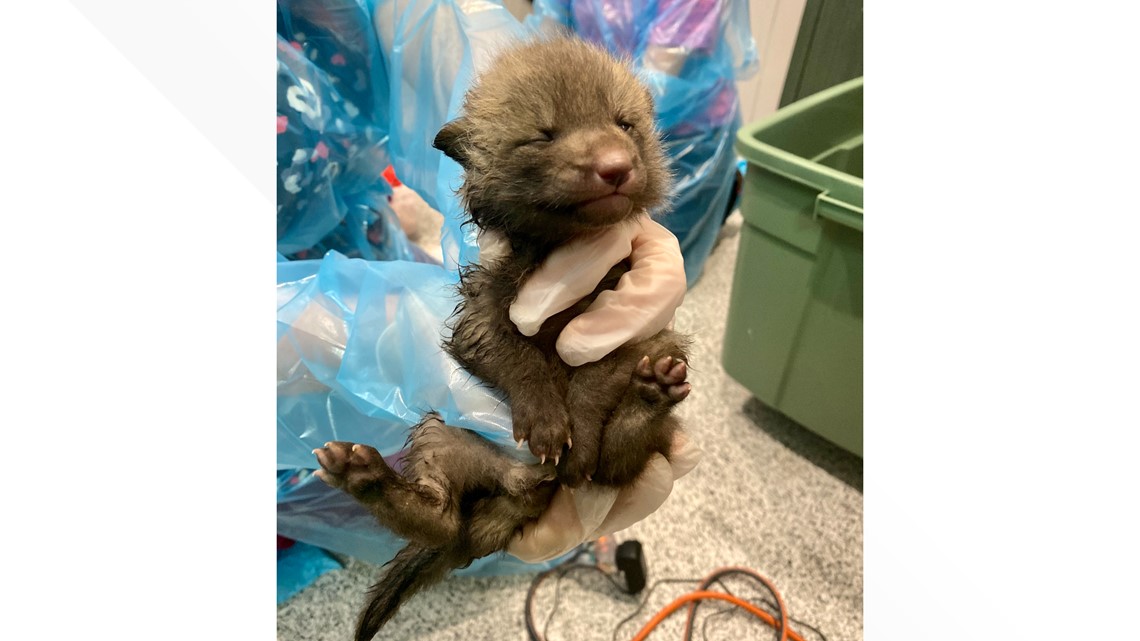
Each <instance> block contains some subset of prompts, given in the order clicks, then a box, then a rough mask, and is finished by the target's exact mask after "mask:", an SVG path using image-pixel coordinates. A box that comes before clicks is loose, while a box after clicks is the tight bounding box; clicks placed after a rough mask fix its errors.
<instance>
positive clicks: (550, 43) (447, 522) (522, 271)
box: [317, 38, 689, 641]
mask: <svg viewBox="0 0 1140 641" xmlns="http://www.w3.org/2000/svg"><path fill="white" fill-rule="evenodd" d="M463 111H464V113H463V115H462V116H461V117H459V118H457V119H456V120H454V121H452V122H450V123H448V124H447V125H445V126H444V127H443V128H442V130H441V131H440V132H439V135H438V136H437V138H436V141H435V144H436V146H437V147H439V148H440V149H441V150H442V151H443V152H444V153H446V154H447V155H448V156H450V157H451V158H454V159H455V160H456V161H458V162H459V163H460V164H461V165H462V166H463V168H464V182H463V185H462V187H461V188H460V191H459V195H460V197H461V199H462V201H463V204H464V206H465V208H466V210H467V212H468V213H469V216H470V220H471V222H472V223H474V224H475V225H478V226H479V227H480V228H482V229H484V230H493V231H496V232H500V233H502V234H503V235H504V236H505V237H506V238H507V240H508V241H509V245H510V248H511V252H510V253H509V255H507V256H504V257H502V258H499V259H496V260H491V261H487V263H486V264H481V265H473V266H471V267H469V268H468V269H466V270H465V271H464V272H463V274H462V278H461V283H460V294H461V297H462V302H461V303H460V305H459V306H458V307H457V309H456V313H455V315H454V317H453V318H452V321H451V325H452V327H451V335H450V337H448V338H447V339H446V340H445V341H444V347H445V349H447V351H448V352H449V353H450V354H451V355H452V356H453V357H454V358H455V359H456V360H457V361H458V362H459V363H460V364H461V365H462V366H463V367H464V368H465V369H467V370H468V371H470V372H471V373H472V374H474V375H475V376H477V377H479V378H480V379H482V380H483V381H484V382H486V383H488V384H490V385H493V386H494V387H496V388H498V389H500V390H502V391H503V392H504V393H505V394H506V395H507V397H508V398H509V399H510V403H511V414H512V422H513V429H514V436H515V438H516V439H519V440H525V441H527V443H528V445H529V447H530V450H531V452H533V453H534V454H535V455H536V456H539V457H540V458H542V459H543V460H544V462H545V464H539V465H526V464H523V463H521V462H519V461H517V460H516V459H514V458H512V457H510V456H508V455H507V454H505V453H503V452H501V451H499V450H498V449H497V448H496V447H494V446H492V445H490V444H488V443H487V442H486V441H484V440H483V439H481V438H479V437H477V436H475V435H474V434H472V433H470V432H467V431H465V430H461V429H458V428H454V427H450V426H447V425H444V424H443V422H442V421H441V420H440V419H439V417H437V416H434V415H429V416H428V417H426V418H425V420H424V422H423V423H421V424H420V425H419V426H417V427H416V428H415V429H414V430H413V433H412V435H411V437H410V450H409V455H408V457H407V459H406V461H405V466H404V471H403V474H402V475H401V474H397V473H396V472H395V471H393V470H392V469H391V468H389V467H388V465H387V464H386V463H384V461H383V459H382V458H381V457H380V456H379V454H378V453H376V451H375V450H374V449H372V448H370V447H367V446H363V445H355V446H354V445H353V444H351V443H331V444H329V445H328V446H327V447H325V448H322V449H320V450H318V451H317V457H318V460H319V462H320V464H321V467H322V470H321V471H319V472H318V474H320V475H322V478H324V479H325V480H326V481H327V482H329V483H330V484H332V485H334V486H336V487H340V488H342V489H344V490H345V491H347V492H349V493H350V494H352V495H353V496H354V497H356V498H357V500H359V501H360V502H362V503H363V504H364V505H366V506H368V507H369V509H370V510H371V511H372V512H373V513H374V514H375V515H376V517H377V519H378V520H379V521H380V522H381V523H382V524H383V525H385V526H386V527H388V528H390V529H391V530H392V531H393V532H395V533H396V534H398V535H399V536H401V537H404V538H407V539H408V540H409V546H408V547H407V548H405V549H404V550H403V551H401V552H400V553H399V554H398V555H397V556H396V558H395V559H394V560H393V561H392V564H391V567H390V568H389V570H388V572H387V573H386V574H385V576H384V578H383V579H382V580H381V581H380V582H379V583H377V585H376V586H374V587H373V589H372V591H371V592H370V595H369V601H370V602H369V605H368V607H367V608H366V610H365V612H364V613H363V614H362V616H361V620H360V623H359V625H358V628H357V639H358V640H359V641H364V640H366V639H370V638H371V637H372V635H374V634H375V633H376V631H378V630H379V628H380V627H381V626H382V625H383V624H384V623H385V622H386V621H387V620H388V619H390V618H391V616H392V615H393V614H394V613H395V611H396V609H397V608H398V607H399V605H400V603H401V602H402V601H403V600H404V599H406V598H407V597H408V596H410V595H411V594H412V593H414V592H415V591H416V590H418V589H420V588H422V587H424V586H426V585H428V584H430V583H432V582H435V581H438V580H440V579H442V578H443V577H444V576H446V574H447V572H448V571H450V570H451V569H452V568H456V567H465V566H466V565H468V564H470V563H471V561H472V560H474V559H476V558H480V557H482V556H486V555H488V554H491V553H493V552H496V551H499V550H503V549H505V548H506V547H507V546H508V545H509V543H510V541H511V539H512V538H513V537H514V536H515V535H516V534H517V533H518V532H519V530H520V529H521V527H522V526H523V525H524V524H526V523H527V522H529V521H532V520H534V519H535V518H537V517H538V516H539V515H540V514H541V513H542V511H543V509H545V507H546V505H547V504H548V503H549V500H550V498H551V496H552V495H553V492H554V490H555V488H556V487H557V484H556V483H555V478H556V477H557V480H558V481H559V482H561V483H563V484H566V485H569V486H578V485H580V484H581V483H582V482H584V481H586V480H592V482H594V483H598V484H602V485H609V486H624V485H627V484H629V483H632V482H634V481H635V480H636V479H637V477H638V476H639V475H640V474H641V473H642V472H643V471H644V469H645V466H646V465H647V464H648V461H649V459H650V457H651V456H653V455H654V454H663V455H665V456H668V455H669V448H670V443H671V441H672V437H673V434H674V432H675V431H676V430H677V429H679V424H678V422H677V420H676V418H675V417H673V416H672V415H671V413H670V410H671V409H672V407H673V406H674V405H675V404H676V403H677V402H679V401H680V400H682V399H683V398H684V397H685V396H686V395H687V394H688V393H689V384H688V383H686V382H685V378H686V376H687V365H686V363H685V359H686V358H687V356H686V347H687V341H686V339H685V338H684V337H683V336H681V335H679V334H676V333H675V332H672V331H662V332H661V333H659V334H657V335H656V336H653V337H651V338H649V339H647V340H644V341H639V342H637V343H633V344H630V345H625V346H623V347H621V348H619V349H617V350H615V351H614V352H612V353H611V354H609V355H608V356H606V357H605V358H603V359H601V360H600V361H598V362H596V363H590V364H587V365H584V366H581V367H570V366H568V365H566V364H565V363H564V362H563V361H562V360H561V359H560V358H559V356H558V354H557V353H556V352H555V349H554V344H555V340H556V339H557V336H558V334H559V333H560V332H561V331H562V329H563V328H564V327H565V326H566V324H567V323H568V322H569V321H570V320H571V319H572V318H573V317H574V316H576V315H577V314H579V313H581V312H582V311H584V310H585V309H586V307H588V306H589V304H590V303H591V302H592V301H593V300H594V298H596V297H597V294H598V293H600V292H601V291H604V290H606V289H612V288H613V287H614V286H615V285H616V284H617V281H618V279H619V278H620V277H621V275H622V274H623V273H624V272H625V271H627V270H628V268H629V266H628V265H627V264H625V263H622V264H619V265H617V266H615V267H614V268H613V269H611V270H610V273H609V274H608V275H607V277H606V279H605V280H604V281H603V282H602V283H601V284H600V285H599V286H598V288H597V289H596V290H595V291H594V293H593V294H591V295H590V296H588V297H586V298H585V299H583V300H582V301H580V302H579V303H577V304H576V305H574V306H573V307H572V308H570V309H568V310H566V311H565V312H562V313H561V314H558V315H556V316H555V317H554V318H551V319H550V320H548V321H547V322H546V323H545V324H544V325H543V327H542V329H541V330H540V331H539V333H538V334H537V335H536V336H534V337H525V336H523V335H522V334H521V333H519V331H518V330H517V328H516V327H515V326H514V324H513V323H512V322H511V320H510V318H509V317H508V313H509V307H510V305H511V303H512V302H513V301H514V299H515V297H516V295H517V293H518V289H519V287H520V286H521V284H522V283H523V282H525V280H526V278H527V276H528V275H529V274H530V273H531V272H532V271H533V270H534V269H536V268H537V267H538V266H539V265H541V263H542V261H543V260H544V259H545V258H546V256H547V255H548V254H549V253H550V252H551V251H553V250H554V249H555V248H557V247H558V246H560V245H562V244H564V243H566V242H569V241H571V240H573V239H575V238H579V237H582V236H584V235H586V234H591V233H595V232H596V231H598V230H600V229H604V228H606V227H608V226H610V225H618V224H623V223H625V222H627V221H629V220H631V219H632V218H633V217H636V216H637V215H639V214H641V213H642V212H644V211H646V210H649V209H651V208H654V207H659V206H661V205H662V204H663V203H664V200H665V195H666V193H667V190H668V185H669V180H670V176H669V173H668V171H667V169H666V165H665V159H664V154H663V152H662V149H661V144H660V141H659V135H658V133H657V131H656V129H655V128H654V115H653V114H654V111H653V103H652V99H651V97H650V94H649V92H648V91H647V90H646V89H645V88H644V87H643V86H642V85H641V84H640V83H639V82H638V81H637V80H636V78H635V77H634V76H633V74H632V73H631V72H630V70H629V68H628V66H626V64H624V63H622V62H620V61H617V60H615V59H613V58H611V57H610V56H609V55H608V54H606V53H605V52H604V51H602V50H600V49H598V48H596V47H594V46H592V45H589V44H586V43H584V42H582V41H580V40H576V39H572V38H559V39H553V40H544V41H539V42H534V43H530V44H526V45H522V46H520V47H517V48H515V49H512V50H509V51H507V52H505V53H503V54H502V55H501V56H500V57H499V58H498V59H497V60H496V61H495V63H494V64H493V65H492V66H491V67H490V68H489V69H488V70H487V72H486V73H485V74H483V75H482V76H481V77H480V78H479V79H478V81H477V83H476V84H475V86H474V87H472V89H471V90H470V91H469V92H468V94H467V96H466V100H465V102H464V106H463Z"/></svg>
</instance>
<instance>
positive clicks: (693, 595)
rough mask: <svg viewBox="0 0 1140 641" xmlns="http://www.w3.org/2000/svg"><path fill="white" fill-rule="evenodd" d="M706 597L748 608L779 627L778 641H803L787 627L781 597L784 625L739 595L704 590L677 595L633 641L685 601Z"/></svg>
mask: <svg viewBox="0 0 1140 641" xmlns="http://www.w3.org/2000/svg"><path fill="white" fill-rule="evenodd" d="M707 599H718V600H720V601H728V602H729V603H731V604H733V605H736V606H739V607H742V608H744V609H745V610H748V611H749V612H751V613H752V614H754V615H756V617H757V618H759V619H760V620H761V621H763V622H764V623H767V624H768V625H770V626H772V627H773V628H780V629H781V633H780V641H786V639H787V638H788V637H791V638H792V641H804V638H803V637H801V636H800V635H798V634H796V633H795V632H793V631H791V630H789V629H788V627H787V621H788V613H787V611H786V610H785V608H784V604H783V599H780V617H781V618H782V619H783V621H784V626H780V624H779V623H778V622H777V621H776V618H775V617H773V616H772V615H771V614H768V613H767V612H765V611H763V610H761V609H760V608H758V607H756V606H755V605H752V604H751V603H749V602H747V601H745V600H744V599H741V598H739V597H735V596H733V595H731V594H724V593H723V592H705V591H701V592H690V593H688V594H686V595H684V596H681V597H679V598H678V599H676V600H675V601H673V602H672V603H670V604H669V605H667V606H665V609H663V610H661V611H660V612H658V613H657V614H656V615H654V617H653V618H652V619H650V621H649V623H647V624H645V627H644V628H642V629H641V631H640V632H638V633H637V636H635V637H633V641H645V638H646V637H648V636H649V633H650V632H653V629H654V628H656V627H657V626H658V625H659V624H660V623H661V622H662V621H664V620H665V619H667V618H669V615H670V614H673V613H674V612H676V611H677V610H679V609H680V608H681V607H682V606H683V605H685V604H686V603H690V602H695V601H702V600H707Z"/></svg>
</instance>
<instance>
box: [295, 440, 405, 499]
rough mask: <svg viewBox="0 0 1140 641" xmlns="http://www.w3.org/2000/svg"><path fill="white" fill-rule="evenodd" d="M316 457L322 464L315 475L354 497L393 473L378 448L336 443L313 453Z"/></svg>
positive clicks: (342, 442)
mask: <svg viewBox="0 0 1140 641" xmlns="http://www.w3.org/2000/svg"><path fill="white" fill-rule="evenodd" d="M313 454H315V455H316V457H317V462H318V463H320V465H321V469H319V470H317V471H316V472H315V474H316V476H317V478H319V479H321V480H322V481H324V482H325V483H328V484H329V485H331V486H333V487H335V488H339V489H342V490H345V491H346V492H348V493H350V494H355V493H356V492H357V491H359V490H362V489H363V488H365V487H366V486H368V485H370V484H372V483H375V482H378V481H381V480H383V479H384V478H385V477H386V476H387V475H389V474H392V469H391V468H389V467H388V464H387V463H385V462H384V458H383V457H382V456H380V453H379V452H377V451H376V448H374V447H369V446H368V445H361V444H359V443H355V444H354V443H348V442H345V441H333V442H332V443H325V446H324V447H320V448H317V449H315V450H313Z"/></svg>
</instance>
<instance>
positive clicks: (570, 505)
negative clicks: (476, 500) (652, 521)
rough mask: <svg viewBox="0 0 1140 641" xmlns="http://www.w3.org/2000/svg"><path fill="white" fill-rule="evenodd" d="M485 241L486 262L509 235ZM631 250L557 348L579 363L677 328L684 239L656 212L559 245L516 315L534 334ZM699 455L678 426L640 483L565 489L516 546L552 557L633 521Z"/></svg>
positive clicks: (527, 555) (517, 551)
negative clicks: (614, 279) (623, 267)
mask: <svg viewBox="0 0 1140 641" xmlns="http://www.w3.org/2000/svg"><path fill="white" fill-rule="evenodd" d="M479 248H480V249H479V254H480V260H488V259H491V258H494V257H495V256H496V255H499V254H500V253H501V252H505V251H509V248H507V247H506V246H505V243H504V242H503V240H502V238H501V237H497V236H493V235H490V234H486V233H484V234H481V235H480V237H479ZM627 257H628V258H629V259H630V263H631V264H632V268H631V269H630V271H629V272H627V273H626V274H625V275H624V276H622V278H621V280H620V281H619V282H618V285H617V287H616V288H615V289H614V290H612V291H607V292H603V293H602V294H601V295H599V296H598V298H597V299H596V300H595V301H594V303H593V304H592V305H591V306H590V307H589V308H588V309H587V310H586V312H584V313H583V314H581V315H579V316H578V317H577V318H575V319H574V320H573V321H571V322H570V324H568V325H567V326H566V328H565V329H564V330H563V331H562V334H560V335H559V338H558V341H557V349H558V354H559V355H560V356H561V357H562V360H564V361H565V362H566V363H568V364H570V365H575V366H577V365H582V364H585V363H590V362H593V361H596V360H598V359H600V358H602V357H603V356H605V355H606V354H608V353H609V352H611V351H612V350H614V349H615V348H617V347H618V346H620V345H622V344H624V343H626V342H628V341H630V340H638V339H641V338H648V337H649V336H652V335H653V334H656V333H657V332H659V331H661V330H662V329H664V328H666V327H669V326H671V325H672V322H673V316H674V313H675V312H676V310H677V307H678V306H680V304H681V301H682V300H683V299H684V297H685V269H684V262H683V260H682V258H681V248H680V245H679V244H678V242H677V239H676V237H675V236H673V234H672V233H671V232H670V231H669V230H667V229H666V228H664V227H662V226H661V225H660V224H658V223H657V222H655V221H653V220H652V219H650V218H649V217H648V216H642V217H640V218H638V219H637V220H635V221H633V222H632V223H630V224H627V225H622V226H620V227H615V228H611V229H609V230H606V231H605V232H604V233H602V234H599V235H598V236H595V237H593V238H590V239H588V240H585V241H579V242H576V243H574V244H572V245H569V246H566V247H563V248H560V249H559V250H557V251H555V252H554V253H553V254H552V255H551V256H550V257H549V258H548V259H547V260H546V262H544V263H543V265H542V267H540V268H539V269H538V270H537V271H536V272H535V273H534V274H533V275H531V277H530V278H529V279H528V280H527V282H526V283H524V284H523V287H522V289H521V290H520V292H519V295H518V298H517V300H516V301H515V303H514V304H513V305H512V306H511V311H510V314H511V320H512V321H514V323H515V325H516V326H517V327H518V328H519V331H520V332H522V333H523V334H524V335H527V336H533V335H534V334H535V333H536V332H537V331H538V329H539V328H540V327H541V326H542V323H543V322H544V321H545V320H546V319H547V318H550V317H551V316H553V315H554V314H557V313H558V312H560V311H562V310H564V309H566V308H568V307H569V306H571V305H573V304H574V303H575V302H577V301H578V300H580V299H581V298H582V297H584V296H585V295H587V294H589V293H590V292H592V291H593V290H594V288H595V287H597V284H598V282H599V281H601V279H602V277H603V276H605V274H606V272H608V271H609V269H610V268H611V267H612V266H613V265H616V264H617V263H618V262H620V261H621V260H623V259H625V258H627ZM700 454H701V451H700V448H698V447H697V446H696V445H695V444H693V443H692V441H690V440H689V439H688V438H687V437H685V436H684V434H679V435H678V436H677V437H676V438H675V440H674V442H673V444H672V449H671V451H670V455H669V457H668V458H666V457H663V456H660V455H658V456H655V457H654V458H653V459H651V461H650V464H649V467H648V468H647V469H646V471H645V473H644V474H643V475H642V476H641V477H640V478H639V479H638V480H637V482H636V483H634V484H633V485H632V486H629V487H625V488H622V489H620V490H617V489H614V488H607V487H601V486H595V485H593V484H586V485H584V486H582V487H580V488H578V489H570V488H566V487H562V488H559V489H558V491H557V492H556V493H555V495H554V498H553V500H552V501H551V503H550V507H548V508H547V510H546V512H544V513H543V515H542V516H541V517H540V518H539V519H538V520H537V521H535V522H534V523H531V524H528V525H527V526H525V527H524V528H523V531H522V534H521V535H520V536H519V537H518V538H517V539H516V540H515V541H514V542H512V544H511V545H510V547H509V548H508V549H507V551H508V552H509V553H510V554H512V555H514V556H516V557H518V558H519V559H521V560H523V561H527V562H531V563H535V562H539V561H545V560H548V559H552V558H555V557H557V556H559V555H561V554H563V553H565V552H567V551H569V550H571V549H573V548H574V547H575V546H577V545H578V544H580V543H582V542H584V541H589V540H592V539H595V538H597V537H599V536H603V535H607V534H612V533H614V532H617V531H619V530H623V529H625V528H627V527H629V526H630V525H633V524H634V523H636V522H638V521H640V520H642V519H644V518H645V517H647V516H649V515H650V514H652V513H653V512H654V511H656V510H657V509H658V508H659V507H661V504H662V503H664V502H665V499H666V497H668V496H669V493H670V492H671V491H672V489H673V481H675V480H676V479H678V478H680V477H681V476H684V475H685V474H687V473H688V472H689V471H690V470H692V469H693V467H695V466H696V464H697V462H698V460H699V459H700Z"/></svg>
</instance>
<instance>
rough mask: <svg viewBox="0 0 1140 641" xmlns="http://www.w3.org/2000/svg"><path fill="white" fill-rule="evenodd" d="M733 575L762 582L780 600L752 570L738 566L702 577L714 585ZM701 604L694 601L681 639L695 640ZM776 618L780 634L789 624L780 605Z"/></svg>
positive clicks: (686, 640)
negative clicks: (695, 628) (695, 625)
mask: <svg viewBox="0 0 1140 641" xmlns="http://www.w3.org/2000/svg"><path fill="white" fill-rule="evenodd" d="M732 575H739V576H746V577H748V578H750V579H752V580H753V581H755V582H756V583H758V584H760V585H761V586H762V587H763V588H764V590H765V591H766V592H767V593H768V594H771V595H772V599H773V600H774V601H776V602H779V597H778V596H777V595H776V594H775V592H773V591H772V588H771V587H769V586H768V585H767V584H766V583H764V582H763V581H761V580H759V579H757V578H756V576H754V575H753V574H752V573H751V572H747V571H744V570H738V569H736V568H724V569H722V570H719V571H717V572H714V573H713V574H712V575H710V576H709V577H707V578H705V579H702V582H704V581H707V582H708V585H712V584H713V583H714V582H718V581H717V580H718V579H722V578H724V577H727V576H732ZM720 585H721V587H724V583H721V584H720ZM730 594H731V593H730ZM765 602H767V601H766V600H765ZM700 604H701V602H700V601H694V602H693V604H692V607H691V608H690V610H689V623H688V625H686V627H685V633H684V635H682V637H681V641H692V640H693V623H694V622H696V620H697V606H699V605H700ZM775 618H776V622H777V624H778V625H776V626H775V628H776V633H777V634H779V633H780V629H781V628H783V627H786V626H787V623H786V622H785V621H783V617H782V616H781V615H780V610H779V607H777V608H776V614H775ZM790 618H791V617H789V619H790Z"/></svg>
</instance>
